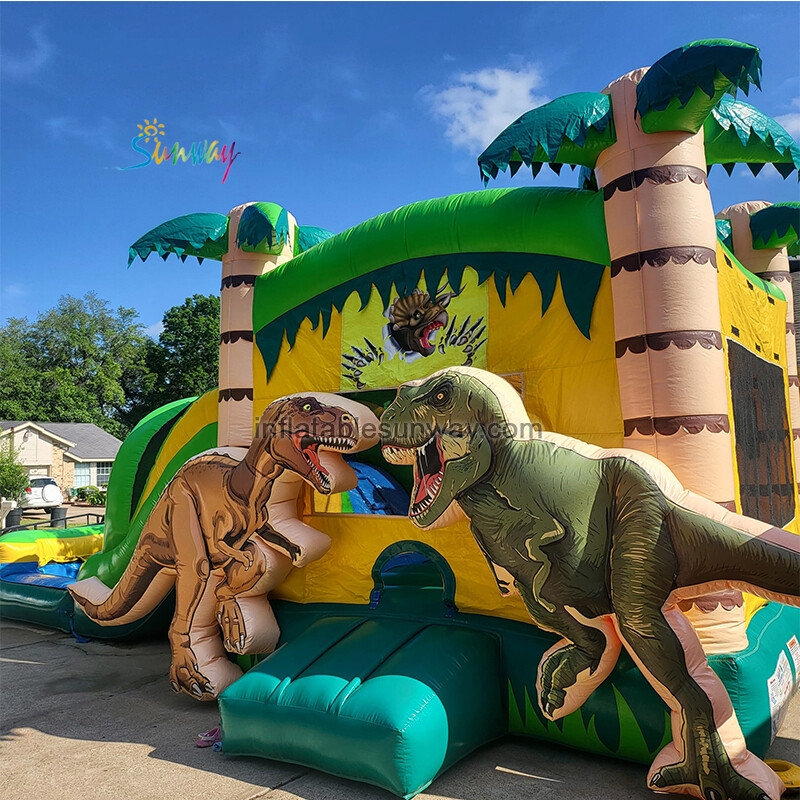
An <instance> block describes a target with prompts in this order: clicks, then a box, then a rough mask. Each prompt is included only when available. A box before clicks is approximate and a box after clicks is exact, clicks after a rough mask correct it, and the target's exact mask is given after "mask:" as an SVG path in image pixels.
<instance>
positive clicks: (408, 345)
mask: <svg viewBox="0 0 800 800" xmlns="http://www.w3.org/2000/svg"><path fill="white" fill-rule="evenodd" d="M453 297H455V294H454V293H451V292H444V293H442V294H440V295H437V296H436V297H433V298H432V297H431V296H430V294H428V292H423V291H421V290H420V289H414V291H413V292H411V294H408V295H404V296H403V297H395V299H394V302H393V303H392V304H391V305H390V306H389V308H388V309H387V310H386V316H387V318H388V320H389V324H388V325H387V328H388V331H387V332H388V334H389V335H390V336H391V338H392V339H393V340H394V342H395V344H396V345H397V346H398V347H399V349H400V350H402V351H405V352H414V353H421V354H422V355H423V356H429V355H431V354H432V353H434V352H435V350H436V345H435V343H434V342H433V340H432V337H433V336H434V335H435V333H436V331H438V330H441V329H442V328H445V327H446V326H447V321H448V316H447V311H446V309H447V306H448V305H449V303H450V300H451V299H452V298H453Z"/></svg>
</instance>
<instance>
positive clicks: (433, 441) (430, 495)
mask: <svg viewBox="0 0 800 800" xmlns="http://www.w3.org/2000/svg"><path fill="white" fill-rule="evenodd" d="M443 479H444V459H443V458H442V446H441V444H440V439H439V434H438V433H436V432H434V433H433V435H432V436H431V438H430V439H428V441H427V442H425V444H424V445H422V447H418V448H417V458H416V461H415V463H414V498H413V500H412V502H411V510H410V511H409V515H410V516H412V517H417V516H419V515H420V514H422V513H423V512H424V511H427V509H428V508H429V507H430V505H431V503H433V501H434V500H435V499H436V497H437V495H438V494H439V490H440V489H441V488H442V480H443Z"/></svg>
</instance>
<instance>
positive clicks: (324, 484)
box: [293, 433, 356, 492]
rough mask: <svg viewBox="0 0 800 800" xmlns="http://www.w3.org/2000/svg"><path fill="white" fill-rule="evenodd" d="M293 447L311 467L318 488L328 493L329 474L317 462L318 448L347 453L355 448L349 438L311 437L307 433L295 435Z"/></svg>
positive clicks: (354, 441)
mask: <svg viewBox="0 0 800 800" xmlns="http://www.w3.org/2000/svg"><path fill="white" fill-rule="evenodd" d="M293 439H294V443H295V447H297V449H298V450H299V451H300V454H301V455H302V456H303V458H304V459H305V460H306V463H307V464H308V465H309V466H310V467H311V471H312V472H313V474H314V476H315V477H316V479H317V482H318V483H319V485H320V487H321V488H322V489H323V490H324V491H326V492H329V491H330V489H331V478H330V473H329V472H328V471H327V470H326V469H325V467H323V466H322V464H321V463H320V460H319V448H320V447H324V448H325V449H326V450H338V451H340V452H349V451H350V450H352V449H353V448H354V447H355V446H356V440H355V439H353V438H351V437H349V436H312V435H311V434H308V433H297V434H295V435H294V436H293Z"/></svg>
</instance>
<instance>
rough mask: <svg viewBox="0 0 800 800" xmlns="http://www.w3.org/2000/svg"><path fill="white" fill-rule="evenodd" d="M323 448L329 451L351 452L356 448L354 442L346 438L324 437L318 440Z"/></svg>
mask: <svg viewBox="0 0 800 800" xmlns="http://www.w3.org/2000/svg"><path fill="white" fill-rule="evenodd" d="M318 442H319V444H321V445H322V446H323V447H328V448H330V449H331V450H344V451H347V450H352V449H353V448H354V447H355V446H356V440H355V439H352V438H350V437H348V436H324V437H321V438H320V439H319V440H318Z"/></svg>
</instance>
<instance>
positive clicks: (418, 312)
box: [414, 309, 422, 319]
mask: <svg viewBox="0 0 800 800" xmlns="http://www.w3.org/2000/svg"><path fill="white" fill-rule="evenodd" d="M421 316H422V312H421V311H420V310H419V309H417V310H416V311H415V312H414V319H419V318H420V317H421Z"/></svg>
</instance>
